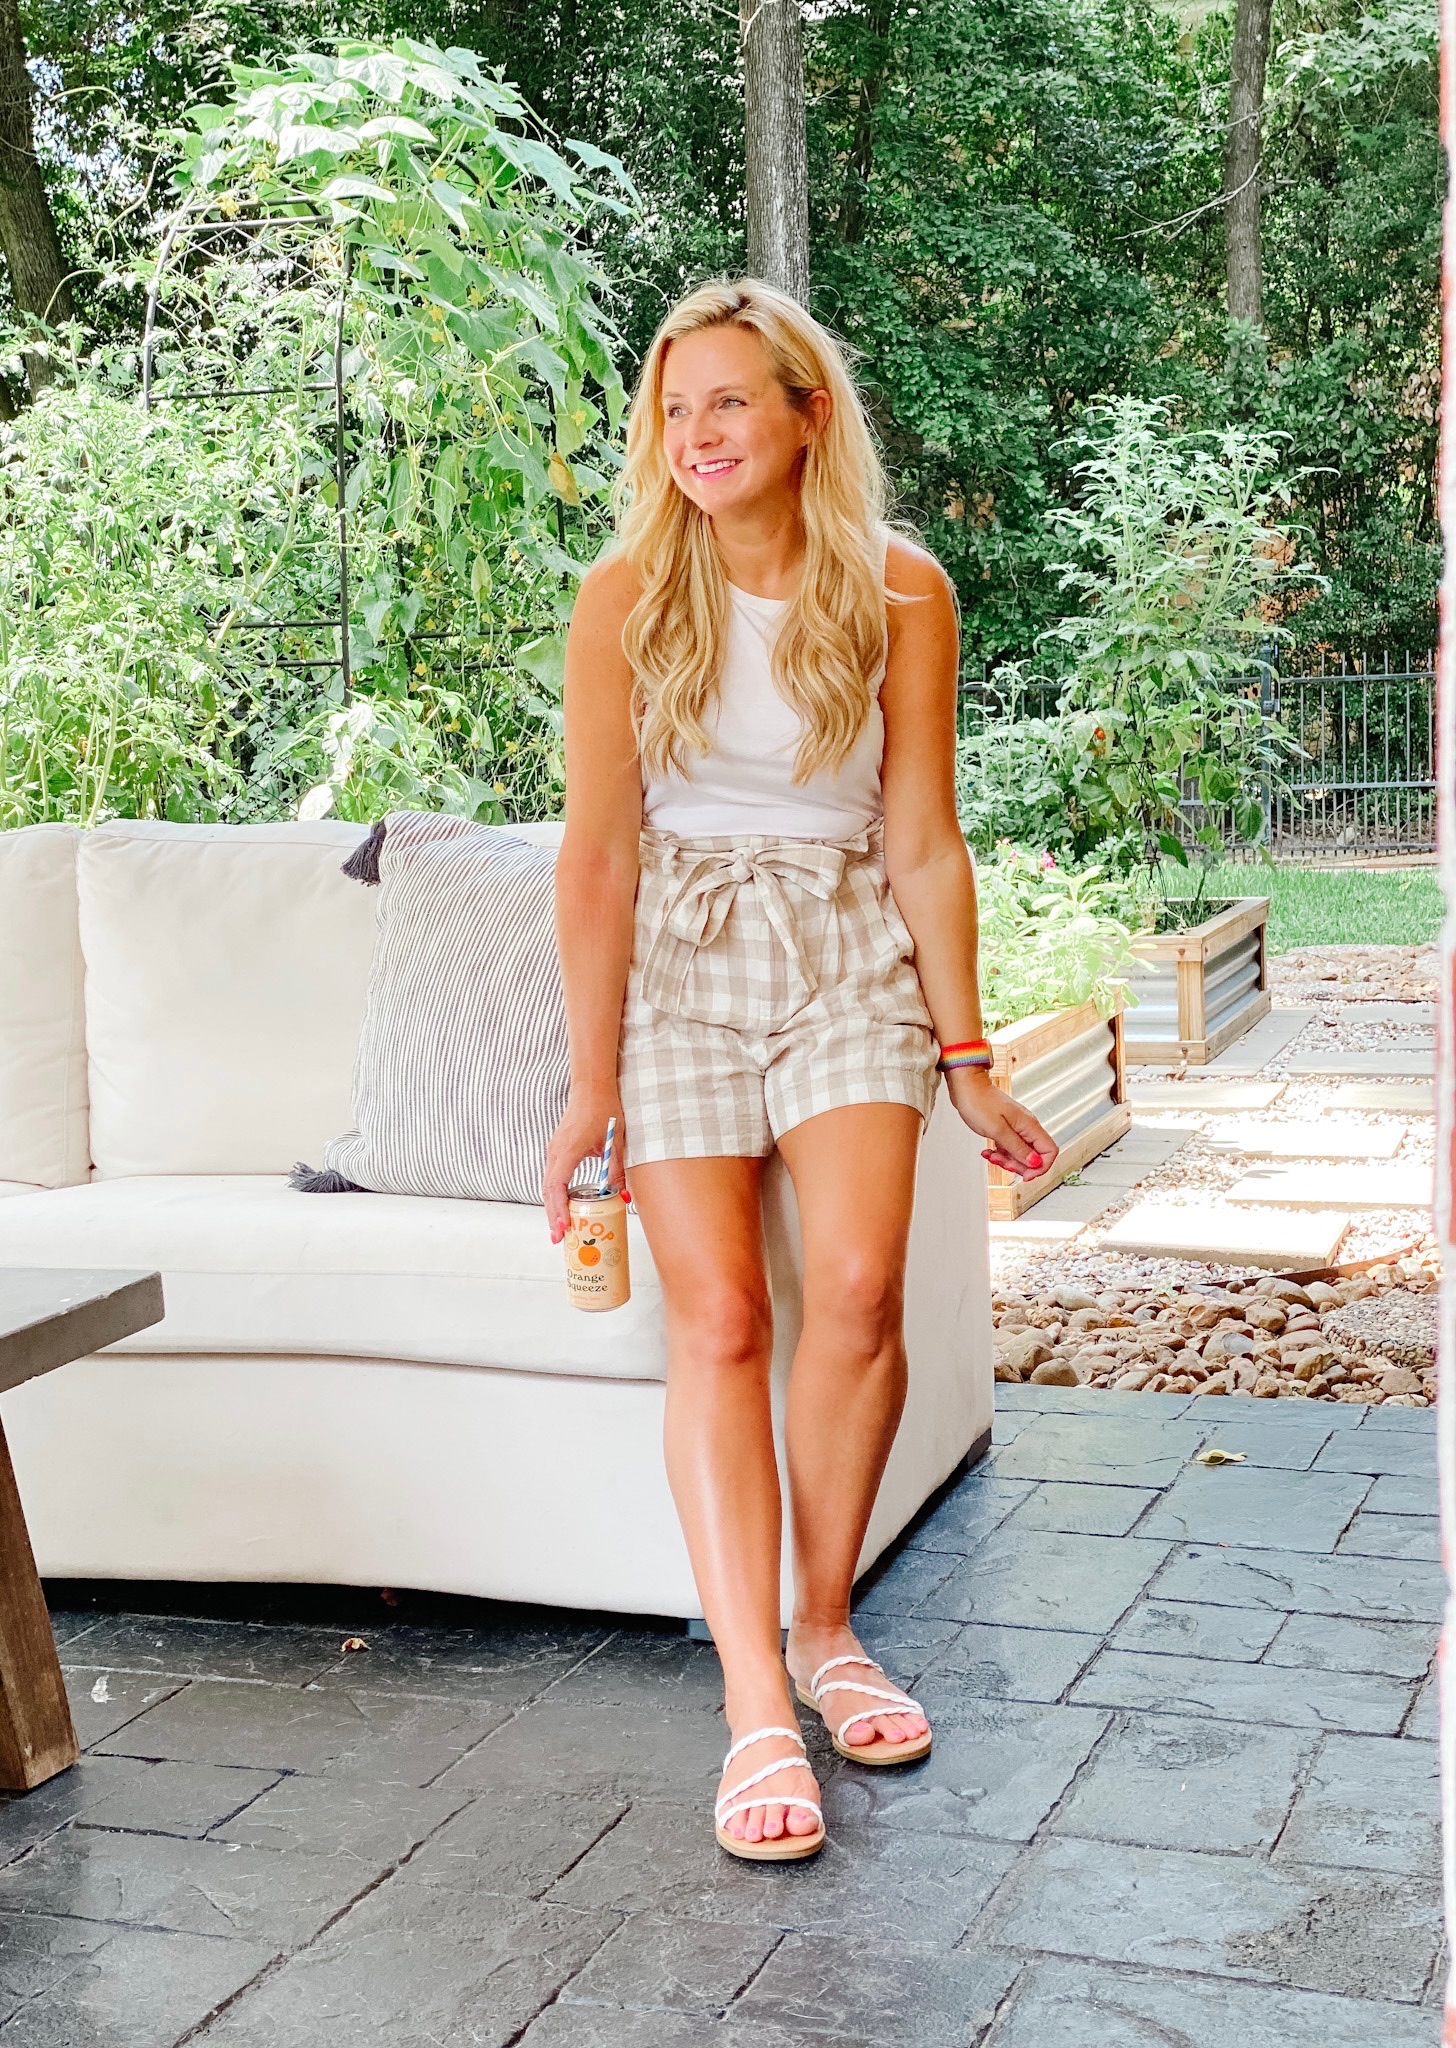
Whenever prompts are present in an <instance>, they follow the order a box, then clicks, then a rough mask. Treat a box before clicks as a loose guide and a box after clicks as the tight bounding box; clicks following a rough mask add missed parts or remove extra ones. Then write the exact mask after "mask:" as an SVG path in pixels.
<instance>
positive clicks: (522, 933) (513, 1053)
mask: <svg viewBox="0 0 1456 2048" xmlns="http://www.w3.org/2000/svg"><path fill="white" fill-rule="evenodd" d="M375 831H376V833H377V835H378V839H377V843H376V846H375V847H371V849H370V851H371V854H372V853H374V852H375V851H376V850H377V855H378V865H377V870H375V872H377V876H378V883H379V897H378V903H379V930H378V935H377V937H376V939H375V942H374V962H373V965H372V967H371V968H370V972H369V1002H368V1009H367V1012H366V1015H365V1019H364V1028H363V1031H362V1033H361V1035H360V1039H359V1057H358V1060H357V1061H356V1063H355V1067H354V1129H353V1130H351V1131H348V1132H346V1133H345V1134H344V1135H343V1136H341V1137H338V1138H335V1139H334V1141H333V1143H332V1144H331V1145H330V1146H329V1147H328V1149H327V1151H326V1152H325V1154H324V1164H325V1165H326V1166H327V1167H330V1168H332V1169H333V1170H334V1171H335V1172H337V1173H341V1174H343V1175H344V1176H345V1177H346V1178H347V1179H348V1180H351V1181H353V1182H354V1183H355V1184H356V1186H359V1187H364V1188H371V1189H373V1190H374V1191H375V1192H377V1193H383V1194H397V1195H443V1196H467V1197H469V1198H471V1199H473V1200H476V1201H486V1202H528V1203H539V1202H540V1200H541V1180H542V1174H543V1171H544V1168H545V1163H546V1148H547V1146H548V1145H549V1144H550V1142H551V1135H552V1133H553V1131H554V1130H555V1129H556V1126H557V1124H558V1123H559V1122H560V1120H561V1112H562V1111H563V1109H564V1108H565V1107H566V1095H567V1085H568V1078H569V1068H568V1058H567V1046H566V1012H565V1008H564V1006H563V1003H562V997H561V971H560V968H559V966H558V964H557V958H556V921H555V894H556V888H555V882H556V863H555V859H554V856H553V855H552V853H551V852H550V850H549V849H547V848H545V847H541V846H530V845H527V844H526V843H525V842H524V841H523V840H521V839H520V838H518V837H515V836H513V835H512V834H510V833H507V832H499V831H495V830H493V829H492V828H491V827H489V826H486V825H474V824H472V823H471V822H470V820H469V819H468V818H454V817H442V816H438V815H427V814H425V813H422V812H419V811H392V812H391V813H390V815H389V817H388V818H387V819H386V820H385V821H384V822H383V823H382V824H381V825H379V826H377V827H376V828H375Z"/></svg>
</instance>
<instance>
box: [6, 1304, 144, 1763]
mask: <svg viewBox="0 0 1456 2048" xmlns="http://www.w3.org/2000/svg"><path fill="white" fill-rule="evenodd" d="M162 1315H163V1305H162V1279H161V1275H160V1274H159V1273H109V1272H98V1271H93V1270H73V1269H71V1268H69V1267H58V1268H56V1269H55V1270H53V1271H48V1270H45V1269H42V1268H32V1267H21V1268H14V1267H10V1268H6V1267H0V1394H5V1393H8V1392H9V1391H10V1389H11V1388H12V1387H18V1386H20V1385H22V1384H23V1383H24V1382H25V1381H26V1380H33V1379H35V1378H37V1377H38V1375H39V1374H41V1373H43V1372H54V1371H55V1369H56V1367H57V1366H61V1365H68V1364H69V1363H70V1361H71V1360H72V1359H73V1358H86V1357H89V1355H90V1354H91V1353H92V1352H93V1351H100V1350H101V1349H102V1348H103V1346H105V1345H107V1344H115V1343H116V1342H117V1341H118V1340H119V1339H120V1338H122V1337H130V1336H132V1335H134V1334H135V1332H136V1331H138V1330H145V1329H149V1328H150V1327H151V1325H152V1324H153V1323H159V1322H160V1321H161V1320H162ZM79 1754H80V1751H79V1749H78V1748H77V1744H76V1731H75V1729H74V1728H73V1727H72V1725H71V1709H70V1705H69V1703H68V1701H67V1699H66V1689H65V1686H64V1684H63V1683H62V1680H61V1667H60V1661H59V1659H58V1658H57V1656H56V1640H55V1637H54V1635H53V1634H52V1633H51V1621H50V1615H49V1614H48V1613H47V1611H46V1604H45V1595H44V1594H43V1593H42V1591H41V1585H40V1578H39V1576H38V1574H37V1572H36V1569H35V1554H34V1552H33V1551H32V1549H31V1547H30V1532H29V1530H28V1529H27V1528H26V1526H25V1513H24V1510H23V1509H22V1507H21V1505H20V1495H19V1493H18V1492H17V1491H16V1486H15V1471H14V1468H13V1467H12V1465H11V1463H10V1450H9V1447H8V1445H7V1444H6V1442H5V1429H4V1424H3V1422H0V1789H4V1790H5V1791H8V1792H29V1791H32V1790H33V1789H34V1788H35V1786H37V1785H43V1784H44V1783H45V1781H46V1780H47V1778H53V1777H55V1776H56V1774H57V1772H59V1771H64V1770H66V1769H67V1768H68V1767H69V1766H70V1765H71V1764H73V1763H74V1762H75V1761H76V1758H77V1757H78V1756H79Z"/></svg>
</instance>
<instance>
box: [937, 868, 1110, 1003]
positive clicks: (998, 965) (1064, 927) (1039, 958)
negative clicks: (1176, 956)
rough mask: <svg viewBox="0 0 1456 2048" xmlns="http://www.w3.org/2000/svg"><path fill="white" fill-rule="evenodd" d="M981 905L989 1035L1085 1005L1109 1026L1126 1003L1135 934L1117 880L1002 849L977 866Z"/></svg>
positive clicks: (983, 984) (983, 980)
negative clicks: (1107, 1020) (1026, 1020)
mask: <svg viewBox="0 0 1456 2048" xmlns="http://www.w3.org/2000/svg"><path fill="white" fill-rule="evenodd" d="M976 898H977V904H978V908H979V919H980V963H981V1008H982V1013H983V1016H984V1018H985V1023H986V1028H987V1029H988V1030H991V1031H995V1030H999V1029H1000V1028H1001V1026H1003V1025H1005V1024H1015V1023H1018V1022H1020V1020H1021V1019H1022V1018H1023V1017H1034V1016H1037V1015H1039V1014H1040V1013H1041V1012H1042V1011H1044V1010H1061V1009H1068V1008H1074V1007H1075V1006H1076V1005H1077V1004H1079V1003H1089V1002H1090V1003H1095V1004H1096V1006H1097V1008H1098V1010H1099V1011H1100V1013H1101V1014H1102V1015H1103V1016H1104V1017H1106V1016H1110V1015H1111V1014H1112V1012H1113V1010H1115V1009H1116V1008H1117V1006H1118V1003H1119V1002H1120V1001H1123V1000H1125V999H1126V984H1127V978H1128V975H1129V973H1130V972H1131V969H1132V966H1133V951H1132V948H1133V939H1134V933H1133V931H1132V928H1131V927H1130V926H1129V925H1128V924H1127V923H1126V922H1124V918H1123V915H1122V911H1123V906H1124V891H1123V887H1122V884H1121V883H1120V882H1119V881H1118V879H1117V878H1116V877H1115V876H1111V875H1108V874H1107V873H1105V872H1104V870H1103V869H1102V868H1100V867H1098V866H1096V865H1091V866H1086V867H1080V868H1072V867H1064V866H1062V865H1061V863H1060V862H1058V861H1056V860H1055V859H1053V857H1052V856H1051V855H1050V854H1048V853H1041V854H1036V853H1032V852H1029V851H1028V850H1027V849H1026V848H1025V847H1020V846H1013V845H1011V844H1010V843H1005V844H1002V845H1000V846H997V847H995V848H994V849H993V850H992V852H991V853H990V854H989V855H987V856H985V857H983V858H981V859H979V860H978V861H977V863H976Z"/></svg>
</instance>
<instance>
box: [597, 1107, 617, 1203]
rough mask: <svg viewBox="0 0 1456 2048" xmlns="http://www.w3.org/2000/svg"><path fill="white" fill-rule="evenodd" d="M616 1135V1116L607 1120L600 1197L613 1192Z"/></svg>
mask: <svg viewBox="0 0 1456 2048" xmlns="http://www.w3.org/2000/svg"><path fill="white" fill-rule="evenodd" d="M616 1135H617V1119H616V1118H615V1117H614V1116H609V1117H608V1118H607V1142H606V1147H605V1149H604V1150H603V1152H602V1177H601V1180H600V1181H599V1182H598V1184H597V1194H598V1196H602V1195H606V1194H609V1193H610V1192H611V1178H612V1140H613V1138H615V1137H616Z"/></svg>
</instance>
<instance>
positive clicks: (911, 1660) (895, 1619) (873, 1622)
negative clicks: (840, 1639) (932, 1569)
mask: <svg viewBox="0 0 1456 2048" xmlns="http://www.w3.org/2000/svg"><path fill="white" fill-rule="evenodd" d="M855 1633H856V1635H857V1636H858V1637H859V1641H860V1645H861V1647H862V1648H864V1649H866V1650H868V1651H869V1653H870V1655H871V1656H872V1657H873V1658H874V1660H875V1662H876V1663H877V1664H880V1665H882V1666H883V1667H884V1669H885V1670H886V1671H887V1672H888V1673H889V1674H890V1678H891V1681H892V1683H893V1684H895V1685H898V1686H901V1687H902V1688H903V1687H905V1686H912V1685H914V1684H915V1683H916V1681H917V1680H918V1679H919V1677H920V1674H921V1672H922V1671H924V1670H926V1669H927V1667H928V1666H929V1665H931V1664H933V1663H934V1662H935V1661H936V1659H937V1658H938V1657H940V1656H942V1655H943V1654H944V1653H945V1652H946V1651H947V1650H948V1649H949V1647H950V1645H951V1644H952V1643H954V1642H955V1640H956V1638H957V1637H958V1636H959V1635H960V1633H961V1624H960V1623H959V1622H958V1621H922V1620H921V1619H920V1617H919V1616H918V1615H897V1614H864V1615H860V1616H858V1617H857V1618H856V1620H855Z"/></svg>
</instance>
